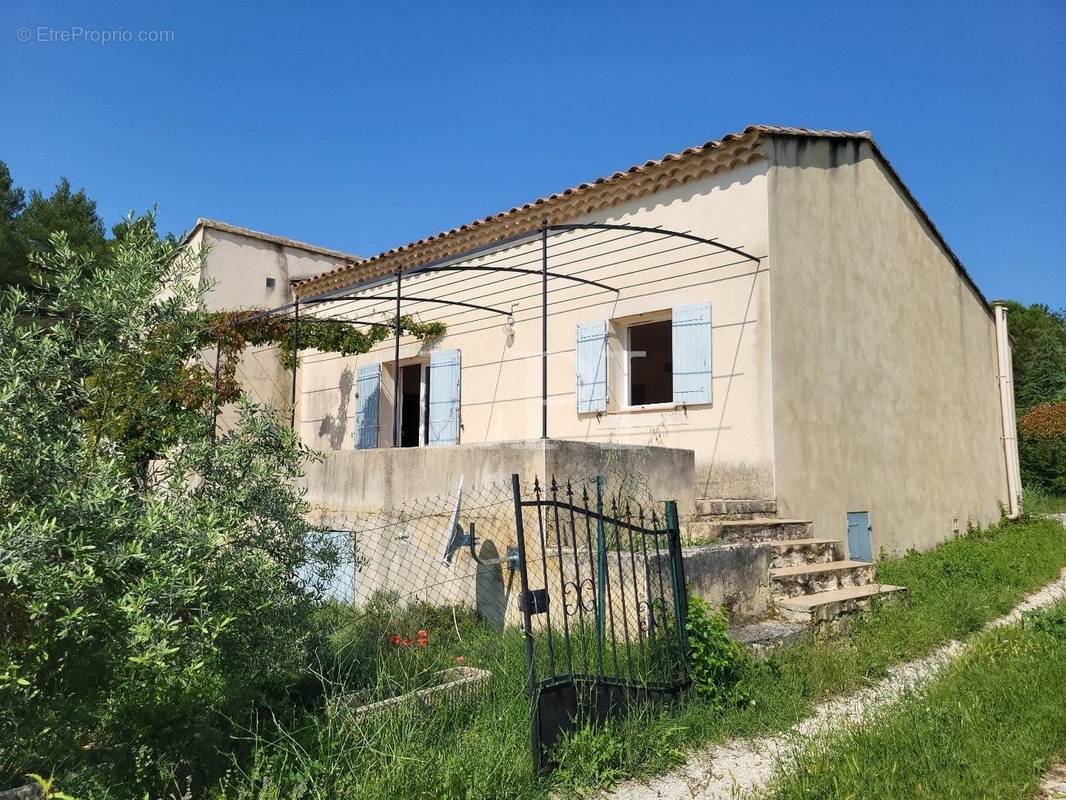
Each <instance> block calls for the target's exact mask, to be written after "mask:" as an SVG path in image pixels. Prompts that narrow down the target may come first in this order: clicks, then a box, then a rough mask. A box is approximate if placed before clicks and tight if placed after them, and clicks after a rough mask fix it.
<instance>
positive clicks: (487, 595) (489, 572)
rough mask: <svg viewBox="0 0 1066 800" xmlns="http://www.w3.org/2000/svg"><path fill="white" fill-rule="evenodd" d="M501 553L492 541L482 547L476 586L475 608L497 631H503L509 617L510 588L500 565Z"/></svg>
mask: <svg viewBox="0 0 1066 800" xmlns="http://www.w3.org/2000/svg"><path fill="white" fill-rule="evenodd" d="M500 557H501V554H500V551H499V550H498V549H497V548H496V545H495V544H494V543H492V542H491V541H487V542H485V543H484V544H483V545H482V546H481V553H480V554H479V556H478V558H480V560H481V561H482V562H484V563H482V564H478V567H477V577H476V579H475V581H476V582H475V584H474V607H475V608H476V609H477V612H478V614H479V616H480V617H481V619H482V620H483V621H485V622H486V623H487V624H489V625H491V626H492V627H493V628H495V629H497V630H502V629H503V626H504V622H505V621H506V617H507V597H508V594H509V592H510V587H509V586H507V585H505V583H504V578H503V575H504V568H503V566H502V565H500V564H498V563H493V562H498V561H499V560H500Z"/></svg>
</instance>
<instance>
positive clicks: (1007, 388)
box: [992, 300, 1022, 519]
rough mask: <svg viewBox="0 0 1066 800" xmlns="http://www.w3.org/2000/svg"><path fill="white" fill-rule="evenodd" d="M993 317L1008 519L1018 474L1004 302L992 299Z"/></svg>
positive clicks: (1014, 506) (1017, 496)
mask: <svg viewBox="0 0 1066 800" xmlns="http://www.w3.org/2000/svg"><path fill="white" fill-rule="evenodd" d="M992 312H993V314H994V315H995V320H996V354H997V364H998V367H999V406H1000V411H1001V412H1002V417H1003V457H1004V460H1005V462H1006V466H1007V501H1008V512H1009V513H1008V514H1007V518H1008V519H1018V517H1020V516H1021V515H1022V476H1021V465H1020V463H1019V461H1018V420H1017V417H1016V416H1015V413H1014V365H1013V362H1012V360H1011V351H1010V339H1008V338H1007V305H1006V303H1004V301H1002V300H994V301H993V302H992Z"/></svg>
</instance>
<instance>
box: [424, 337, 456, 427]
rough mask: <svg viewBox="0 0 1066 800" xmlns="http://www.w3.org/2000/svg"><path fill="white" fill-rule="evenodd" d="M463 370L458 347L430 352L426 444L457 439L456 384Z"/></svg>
mask: <svg viewBox="0 0 1066 800" xmlns="http://www.w3.org/2000/svg"><path fill="white" fill-rule="evenodd" d="M461 373H462V364H461V358H460V355H459V351H458V350H444V351H441V352H437V353H430V355H429V422H428V425H429V444H430V446H433V445H446V444H455V443H456V442H458V441H459V385H460V376H461Z"/></svg>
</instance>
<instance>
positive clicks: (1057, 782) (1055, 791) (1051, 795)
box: [1036, 764, 1066, 800]
mask: <svg viewBox="0 0 1066 800" xmlns="http://www.w3.org/2000/svg"><path fill="white" fill-rule="evenodd" d="M1036 800H1066V764H1056V765H1055V766H1053V767H1052V768H1051V769H1049V770H1048V771H1047V772H1045V773H1044V779H1043V781H1041V783H1040V794H1038V795H1037V796H1036Z"/></svg>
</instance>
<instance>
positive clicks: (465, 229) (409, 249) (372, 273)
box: [296, 125, 991, 310]
mask: <svg viewBox="0 0 1066 800" xmlns="http://www.w3.org/2000/svg"><path fill="white" fill-rule="evenodd" d="M766 135H769V136H801V137H812V138H841V139H862V140H866V141H868V142H870V144H871V146H872V147H873V149H874V152H875V154H876V155H877V157H878V158H880V159H881V161H882V162H883V164H884V165H885V167H886V168H887V170H888V171H889V173H890V174H891V175H892V177H893V178H894V179H895V180H896V182H897V183H898V184H899V186H900V187H901V188H902V190H903V191H904V193H905V194H906V195H907V197H908V198H909V199H910V201H911V202H912V203H913V204H914V207H915V210H916V211H917V213H918V215H919V216H920V217H921V218H922V219H923V220H924V222H925V223H926V224H927V225H928V226H929V228H930V230H931V231H932V233H933V235H934V236H936V238H937V239H938V240H939V241H940V244H941V246H942V247H943V248H944V251H945V253H946V254H947V256H948V257H949V258H950V259H951V260H952V262H953V263H954V265H955V267H956V269H957V270H958V271H959V273H960V275H961V276H962V278H963V279H964V280H965V281H966V282H967V283H968V284H969V285H970V286H971V288H973V290H974V291H975V292H976V293H977V296H978V298H979V299H980V300H981V301H982V302H984V304H985V306H986V307H988V308H989V310H991V307H989V306H988V301H987V300H985V298H984V295H983V294H982V293H981V290H980V289H979V288H978V287H977V284H976V283H975V282H974V281H973V279H972V278H971V277H970V275H969V273H967V271H966V269H965V267H963V265H962V262H961V261H960V260H959V258H958V257H957V256H956V255H955V253H954V251H952V249H951V247H950V246H949V245H948V244H947V242H946V241H945V240H944V238H943V236H941V235H940V232H939V231H938V230H937V229H936V226H935V225H934V224H933V221H932V219H930V217H929V215H928V214H926V213H925V210H924V209H923V208H922V207H921V205H920V204H919V203H918V201H917V199H915V197H914V195H913V194H911V192H910V190H909V189H908V188H907V186H906V184H904V183H903V181H902V179H900V177H899V174H898V173H897V172H896V171H895V169H894V168H893V167H892V164H891V163H890V162H889V161H888V159H887V158H885V157H884V155H883V154H882V153H881V151H880V149H879V148H878V147H877V143H876V142H874V140H873V135H872V134H871V133H870V131H836V130H822V129H814V128H795V127H785V126H779V125H749V126H748V127H747V128H745V129H744V130H743V131H741V132H739V133H730V134H727V135H725V136H723V137H722V138H721V139H717V140H711V141H708V142H704V143H703V144H701V145H698V146H696V147H689V148H686V149H685V150H682V151H681V152H680V153H667V154H666V155H664V156H662V157H661V158H658V159H654V160H651V161H645V162H644V163H643V164H638V165H635V166H632V167H630V168H629V169H627V170H624V171H621V172H614V173H612V174H611V175H607V176H604V177H601V178H597V179H596V180H594V181H591V182H586V183H582V184H579V185H578V186H574V187H571V188H569V189H564V190H563V191H561V192H556V193H555V194H551V195H548V196H546V197H541V198H538V199H537V200H534V201H532V202H530V203H526V204H525V205H522V206H516V207H514V208H511V209H508V210H507V211H501V212H500V213H498V214H493V215H491V216H488V217H485V218H483V219H479V220H475V221H474V222H470V223H468V224H466V225H460V226H459V227H458V228H452V229H451V230H448V231H442V232H441V233H437V234H435V235H433V236H428V237H426V238H424V239H419V240H418V241H416V242H411V243H410V244H405V245H403V246H401V247H395V248H393V249H391V250H386V251H384V252H382V253H378V254H377V255H375V256H371V257H370V258H367V259H357V258H352V257H349V258H351V260H350V262H349V263H347V264H345V265H344V266H343V267H338V268H336V269H333V270H330V271H328V272H324V273H322V274H320V275H317V276H315V277H313V278H309V279H308V280H305V281H302V282H301V283H299V284H298V285H297V287H296V291H297V293H298V294H299V295H300V296H302V297H307V296H309V295H314V294H321V293H325V292H329V291H332V290H336V289H342V288H344V287H345V286H348V285H351V284H353V283H356V282H358V281H363V280H367V279H372V278H377V277H382V276H386V275H390V274H393V273H395V272H396V271H397V270H399V269H410V268H412V267H415V266H418V265H421V264H426V263H429V262H431V261H435V260H437V259H440V258H447V257H450V256H454V255H460V254H462V253H464V252H467V251H469V250H471V249H473V248H476V247H479V246H483V245H487V244H492V243H493V242H497V241H501V240H504V239H508V238H511V237H514V236H517V235H521V234H524V233H528V232H532V231H535V230H536V229H537V228H538V227H539V226H540V225H541V224H542V222H543V221H544V220H545V219H547V220H548V221H549V222H552V223H559V222H563V221H566V220H568V219H573V218H574V217H577V216H580V215H582V214H587V213H590V212H593V211H596V210H598V209H601V208H605V207H609V206H612V205H616V204H618V203H621V202H625V201H627V200H631V199H634V198H638V197H642V196H644V195H648V194H652V193H653V192H656V191H659V190H661V189H664V188H668V187H670V186H675V185H680V184H682V183H686V182H688V181H691V180H696V179H698V178H702V177H704V176H706V175H711V174H714V173H716V172H721V171H724V170H727V169H731V168H733V167H737V166H741V165H743V164H748V163H751V162H753V161H757V160H759V159H762V158H765V156H764V155H763V153H762V151H761V150H760V148H759V140H760V138H761V137H762V136H766Z"/></svg>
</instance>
